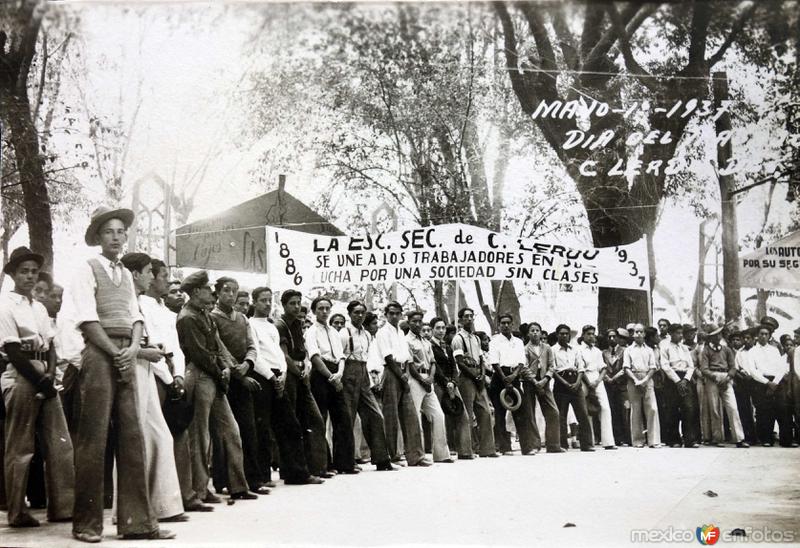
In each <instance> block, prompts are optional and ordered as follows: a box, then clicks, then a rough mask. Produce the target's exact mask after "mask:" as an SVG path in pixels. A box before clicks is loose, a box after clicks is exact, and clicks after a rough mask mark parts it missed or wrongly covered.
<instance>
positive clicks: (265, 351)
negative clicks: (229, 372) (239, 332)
mask: <svg viewBox="0 0 800 548" xmlns="http://www.w3.org/2000/svg"><path fill="white" fill-rule="evenodd" d="M252 295H253V317H252V318H250V327H251V329H252V335H253V341H254V343H255V346H256V360H255V364H254V375H253V378H255V379H256V380H258V382H259V383H260V384H261V390H260V391H258V392H255V393H254V403H255V406H256V428H257V430H258V435H259V440H258V445H259V448H260V449H261V451H262V452H263V457H262V458H263V461H264V463H265V464H268V465H270V466H271V465H272V461H273V460H274V459H273V455H272V450H271V442H272V440H271V436H270V432H269V430H270V427H271V428H272V432H273V433H274V434H275V438H276V441H277V444H278V452H279V453H280V463H281V470H280V473H281V477H282V478H283V481H284V483H286V484H290V485H291V484H294V485H305V484H315V485H318V484H321V483H323V482H324V481H325V480H323V479H320V478H318V477H316V476H312V475H311V474H310V473H309V471H308V464H307V463H306V455H305V450H304V448H303V429H302V426H301V425H300V421H299V420H298V419H297V415H296V414H295V410H294V408H292V407H291V406H290V405H289V402H288V399H287V398H286V397H285V394H284V389H285V384H284V383H285V380H286V357H285V356H284V354H283V351H282V350H281V343H280V334H279V333H278V328H277V327H275V324H273V323H272V321H270V318H269V314H270V311H271V310H272V290H270V289H269V288H268V287H257V288H255V289H254V290H253V293H252Z"/></svg>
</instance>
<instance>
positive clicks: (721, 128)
mask: <svg viewBox="0 0 800 548" xmlns="http://www.w3.org/2000/svg"><path fill="white" fill-rule="evenodd" d="M712 78H713V83H712V86H713V89H714V107H715V108H716V109H717V110H719V109H720V108H721V107H722V106H723V105H722V102H723V101H727V100H729V95H728V74H727V73H726V72H715V73H714V74H713V76H712ZM714 128H715V130H716V133H717V139H718V141H722V144H719V143H718V144H717V166H718V169H719V170H722V169H724V168H725V167H726V166H728V164H729V162H730V161H731V157H732V156H733V153H732V146H731V139H730V137H728V138H727V139H725V140H723V136H725V135H730V132H731V117H730V114H728V112H727V110H726V111H725V112H724V113H723V114H722V116H720V117H719V118H717V121H716V124H715V126H714ZM717 178H718V179H719V191H720V200H721V206H722V211H721V213H722V217H721V218H720V223H721V224H722V279H723V285H722V287H723V294H724V295H725V320H726V321H731V320H735V319H737V318H739V317H740V316H741V315H742V295H741V290H740V286H739V231H738V227H737V221H736V200H735V198H734V197H732V196H731V195H730V193H731V192H732V191H733V190H734V186H735V183H734V180H733V175H731V174H728V175H722V174H721V173H718V177H717Z"/></svg>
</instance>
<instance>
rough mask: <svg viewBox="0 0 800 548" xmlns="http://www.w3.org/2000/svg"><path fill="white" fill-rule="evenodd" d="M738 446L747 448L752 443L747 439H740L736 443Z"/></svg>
mask: <svg viewBox="0 0 800 548" xmlns="http://www.w3.org/2000/svg"><path fill="white" fill-rule="evenodd" d="M736 447H743V448H745V449H747V448H748V447H750V444H749V443H747V442H746V441H740V442H739V443H737V444H736Z"/></svg>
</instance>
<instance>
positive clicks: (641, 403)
mask: <svg viewBox="0 0 800 548" xmlns="http://www.w3.org/2000/svg"><path fill="white" fill-rule="evenodd" d="M606 399H608V398H607V396H606ZM628 399H629V400H630V402H631V443H633V445H634V447H635V446H637V445H644V443H645V434H644V425H643V424H642V412H644V414H645V417H646V420H647V438H646V441H647V443H648V444H649V445H650V446H653V445H659V444H661V424H660V423H659V421H658V404H656V391H655V389H654V388H653V379H650V380H649V381H647V384H645V385H643V386H638V387H637V386H634V385H633V381H631V380H628Z"/></svg>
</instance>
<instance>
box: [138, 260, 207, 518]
mask: <svg viewBox="0 0 800 548" xmlns="http://www.w3.org/2000/svg"><path fill="white" fill-rule="evenodd" d="M150 264H151V268H152V273H153V281H152V282H151V283H150V286H149V287H148V288H147V291H146V292H145V293H144V294H142V295H139V307H140V309H141V311H142V315H143V316H144V324H145V331H146V333H147V336H148V342H149V343H150V344H151V345H155V346H161V347H162V348H163V350H164V353H165V355H164V357H163V358H162V359H161V360H159V361H158V362H156V363H153V364H151V365H152V368H153V374H154V375H155V377H156V386H157V388H158V396H159V400H160V403H161V410H162V411H163V413H164V418H165V419H166V421H167V424H171V425H172V426H171V427H170V432H171V433H172V439H173V453H174V457H175V466H176V468H177V472H178V482H179V484H180V490H181V498H182V499H183V509H184V510H185V511H187V512H211V511H212V510H213V509H214V508H213V507H212V506H209V505H206V504H203V502H202V501H201V500H200V495H201V494H200V493H197V492H196V491H195V490H194V487H193V481H192V453H191V445H190V442H189V424H188V421H187V420H186V415H187V413H186V402H185V401H184V402H183V403H181V404H178V403H177V402H178V401H179V400H185V399H186V398H187V395H186V388H185V385H184V379H185V378H186V358H185V356H184V355H183V350H181V347H180V342H179V341H178V330H177V328H176V322H177V320H178V316H177V315H176V314H175V313H174V312H172V311H171V310H170V309H169V308H167V307H166V305H165V304H164V302H163V296H164V295H165V294H166V293H167V291H168V283H169V282H168V280H169V278H168V276H169V269H168V268H167V265H166V264H164V262H163V261H161V260H159V259H153V260H152V261H151V263H150ZM167 356H168V357H167Z"/></svg>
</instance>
